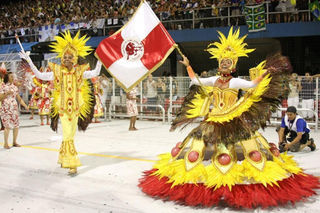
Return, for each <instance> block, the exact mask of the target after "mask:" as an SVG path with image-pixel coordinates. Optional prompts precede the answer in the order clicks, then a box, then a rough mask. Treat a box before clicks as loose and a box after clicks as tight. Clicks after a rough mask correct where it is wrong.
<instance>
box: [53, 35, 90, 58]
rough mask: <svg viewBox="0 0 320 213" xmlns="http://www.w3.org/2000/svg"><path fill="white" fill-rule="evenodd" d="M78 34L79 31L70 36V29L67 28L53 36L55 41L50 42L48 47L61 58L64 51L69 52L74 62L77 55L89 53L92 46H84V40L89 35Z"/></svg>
mask: <svg viewBox="0 0 320 213" xmlns="http://www.w3.org/2000/svg"><path fill="white" fill-rule="evenodd" d="M79 36H80V31H78V32H77V34H76V35H75V36H74V37H73V38H72V37H71V34H70V31H69V30H67V31H66V32H65V33H64V34H62V37H61V36H55V37H54V38H55V40H56V41H55V42H52V44H51V45H49V47H51V48H53V50H52V51H53V52H56V53H58V56H57V58H63V55H64V54H65V53H67V52H68V53H71V54H72V55H73V56H74V63H76V62H77V61H78V56H80V57H85V56H87V55H89V54H90V51H91V50H92V48H91V47H90V46H86V42H87V41H88V40H89V37H87V38H86V35H84V36H82V37H81V38H79Z"/></svg>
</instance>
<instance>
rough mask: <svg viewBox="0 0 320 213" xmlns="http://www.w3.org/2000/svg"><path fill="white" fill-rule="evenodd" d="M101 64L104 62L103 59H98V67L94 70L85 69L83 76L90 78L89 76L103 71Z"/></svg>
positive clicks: (91, 76)
mask: <svg viewBox="0 0 320 213" xmlns="http://www.w3.org/2000/svg"><path fill="white" fill-rule="evenodd" d="M101 66H102V63H101V61H99V60H98V62H97V64H96V68H95V69H94V70H89V71H85V72H84V73H83V78H84V79H88V78H93V77H96V76H98V75H99V74H100V71H101Z"/></svg>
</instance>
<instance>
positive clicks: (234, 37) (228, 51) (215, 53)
mask: <svg viewBox="0 0 320 213" xmlns="http://www.w3.org/2000/svg"><path fill="white" fill-rule="evenodd" d="M218 33H219V35H220V37H219V40H220V42H214V43H211V44H209V45H208V49H206V51H208V52H209V53H210V54H211V55H212V56H211V57H210V58H216V59H217V60H218V62H219V64H220V62H221V60H222V59H224V58H228V59H231V60H232V62H233V67H232V68H235V67H236V64H237V62H238V58H239V57H243V56H246V57H247V56H248V55H247V53H250V52H253V51H254V50H255V49H246V48H245V46H247V44H246V43H243V41H244V39H245V38H246V37H247V35H245V36H243V37H241V38H239V35H240V30H239V28H238V29H237V30H236V31H235V32H233V27H231V28H230V30H229V34H228V37H227V38H226V37H225V35H223V34H222V33H221V32H220V31H218ZM211 46H215V47H211Z"/></svg>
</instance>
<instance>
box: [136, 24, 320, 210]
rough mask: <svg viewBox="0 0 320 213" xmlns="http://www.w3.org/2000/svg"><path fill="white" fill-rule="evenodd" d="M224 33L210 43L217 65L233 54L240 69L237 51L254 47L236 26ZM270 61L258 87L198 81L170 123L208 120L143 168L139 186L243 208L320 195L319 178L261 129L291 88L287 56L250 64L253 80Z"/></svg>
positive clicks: (192, 201) (189, 201)
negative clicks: (319, 190) (317, 192)
mask: <svg viewBox="0 0 320 213" xmlns="http://www.w3.org/2000/svg"><path fill="white" fill-rule="evenodd" d="M219 34H220V43H219V42H215V43H214V44H213V45H214V46H215V47H211V46H212V45H210V46H209V47H210V48H209V49H207V50H208V51H209V53H211V54H212V55H213V57H212V58H217V59H218V61H219V64H220V61H221V60H222V59H224V58H227V59H231V60H232V61H233V65H232V66H233V68H235V66H236V63H237V60H238V57H241V56H247V53H249V52H252V51H253V50H250V49H246V48H245V46H246V44H245V43H243V41H244V38H245V37H242V38H239V30H237V31H236V32H235V33H233V30H232V28H231V30H230V32H229V35H228V37H227V38H226V37H225V36H224V35H223V34H222V33H220V32H219ZM270 66H272V67H273V70H275V71H274V72H272V73H271V74H267V76H265V77H264V78H263V79H262V80H260V81H259V83H258V84H257V85H256V86H255V87H252V88H246V89H243V88H232V87H231V86H229V88H226V89H220V88H218V87H214V86H213V83H214V82H215V80H217V78H218V77H213V78H212V82H213V83H212V85H211V86H197V85H193V86H192V87H191V88H190V92H189V94H188V95H187V96H186V97H185V100H184V103H183V105H182V107H181V109H180V112H179V113H178V116H177V118H176V119H175V120H174V121H173V122H172V127H171V130H175V129H176V128H178V127H181V126H183V127H184V126H186V125H188V124H190V123H192V122H194V121H195V120H197V121H198V120H199V119H201V120H202V121H201V122H200V125H199V126H198V127H196V128H194V129H193V130H192V131H191V132H190V133H189V134H188V136H187V137H186V138H185V139H184V141H183V142H182V143H178V144H177V145H176V146H175V147H174V148H173V149H172V151H171V153H167V154H162V155H160V156H159V157H160V160H159V161H158V162H157V163H156V164H155V165H154V168H153V169H152V170H150V171H147V172H145V176H144V177H143V178H142V179H141V180H140V185H139V186H140V187H141V188H142V190H143V191H144V192H145V193H146V194H148V195H151V196H154V197H159V198H163V199H169V200H174V201H177V202H179V203H183V204H186V205H192V206H196V205H203V206H213V205H218V204H219V203H220V202H225V203H227V204H228V205H230V206H233V207H237V208H239V207H245V208H254V207H257V206H262V207H268V206H277V205H279V204H286V203H288V202H292V203H294V202H296V201H299V200H302V199H304V198H305V197H308V196H311V195H313V194H315V192H314V191H313V189H315V188H318V187H319V181H318V178H316V177H313V176H311V175H308V174H305V173H303V171H302V169H301V168H299V167H298V166H297V164H296V162H295V161H294V160H293V159H292V157H291V156H288V155H287V154H286V153H285V154H280V153H279V150H278V149H277V148H276V146H275V145H274V144H272V143H268V141H267V140H266V139H265V138H264V137H263V136H262V135H261V134H260V133H259V132H258V129H259V128H264V127H265V126H266V122H267V121H268V119H269V115H270V113H271V112H274V111H275V110H276V109H277V107H278V106H279V104H280V103H281V99H282V98H284V97H286V95H287V94H288V88H289V87H288V81H287V76H288V74H289V72H290V70H291V65H290V63H289V61H288V59H287V58H286V57H283V56H281V55H276V56H273V57H270V58H268V59H267V60H266V61H263V62H261V63H260V64H259V65H258V66H257V67H255V68H252V69H250V78H251V80H253V81H254V79H256V78H258V77H259V76H261V74H262V73H264V72H265V71H266V69H267V68H268V67H270ZM236 81H241V82H242V81H243V80H240V79H234V82H236ZM200 82H201V79H200ZM195 83H196V81H195ZM230 85H231V83H230Z"/></svg>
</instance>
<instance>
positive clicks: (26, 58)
mask: <svg viewBox="0 0 320 213" xmlns="http://www.w3.org/2000/svg"><path fill="white" fill-rule="evenodd" d="M29 55H30V51H27V52H22V51H21V52H19V56H20V58H22V59H24V60H26V61H27V62H28V63H30V62H31V58H30V56H29Z"/></svg>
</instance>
